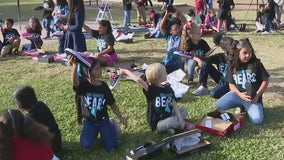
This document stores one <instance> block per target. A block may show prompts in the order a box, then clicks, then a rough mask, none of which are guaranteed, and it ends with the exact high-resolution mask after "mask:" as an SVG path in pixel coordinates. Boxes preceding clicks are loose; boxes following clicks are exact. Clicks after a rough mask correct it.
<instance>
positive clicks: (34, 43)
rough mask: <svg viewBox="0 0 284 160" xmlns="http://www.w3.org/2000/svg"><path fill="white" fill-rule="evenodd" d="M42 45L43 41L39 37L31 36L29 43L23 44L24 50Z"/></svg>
mask: <svg viewBox="0 0 284 160" xmlns="http://www.w3.org/2000/svg"><path fill="white" fill-rule="evenodd" d="M42 45H43V41H42V39H41V38H40V37H39V38H33V39H32V40H31V43H30V44H27V45H24V50H28V51H31V50H34V49H38V48H39V47H41V46H42Z"/></svg>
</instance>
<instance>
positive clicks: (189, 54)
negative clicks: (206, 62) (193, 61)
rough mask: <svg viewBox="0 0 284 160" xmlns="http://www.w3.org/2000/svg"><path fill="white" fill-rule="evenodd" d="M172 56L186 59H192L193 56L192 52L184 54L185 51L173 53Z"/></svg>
mask: <svg viewBox="0 0 284 160" xmlns="http://www.w3.org/2000/svg"><path fill="white" fill-rule="evenodd" d="M174 54H176V55H179V56H183V57H187V58H192V56H193V54H192V52H185V51H174Z"/></svg>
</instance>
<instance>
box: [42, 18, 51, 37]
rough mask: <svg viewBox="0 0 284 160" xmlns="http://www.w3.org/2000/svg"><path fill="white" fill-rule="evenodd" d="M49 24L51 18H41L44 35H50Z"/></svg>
mask: <svg viewBox="0 0 284 160" xmlns="http://www.w3.org/2000/svg"><path fill="white" fill-rule="evenodd" d="M50 24H51V18H44V19H42V26H43V28H44V29H45V30H46V37H50V31H51V28H50Z"/></svg>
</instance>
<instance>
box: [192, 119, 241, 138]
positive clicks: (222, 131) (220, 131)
mask: <svg viewBox="0 0 284 160" xmlns="http://www.w3.org/2000/svg"><path fill="white" fill-rule="evenodd" d="M231 115H233V116H234V119H235V121H233V122H231V121H229V120H227V121H226V120H223V119H225V118H223V119H219V118H213V117H210V116H204V117H203V118H202V119H201V120H200V121H199V122H197V123H196V124H195V127H196V128H198V129H200V130H203V131H208V132H212V133H214V134H217V135H220V136H225V135H226V134H227V133H230V132H235V131H236V130H238V129H240V128H241V127H242V126H243V123H244V117H243V116H240V115H236V114H231ZM227 118H228V117H227Z"/></svg>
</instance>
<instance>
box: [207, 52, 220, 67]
mask: <svg viewBox="0 0 284 160" xmlns="http://www.w3.org/2000/svg"><path fill="white" fill-rule="evenodd" d="M208 63H211V64H217V65H218V64H219V63H220V60H219V54H214V55H212V56H209V57H208Z"/></svg>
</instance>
